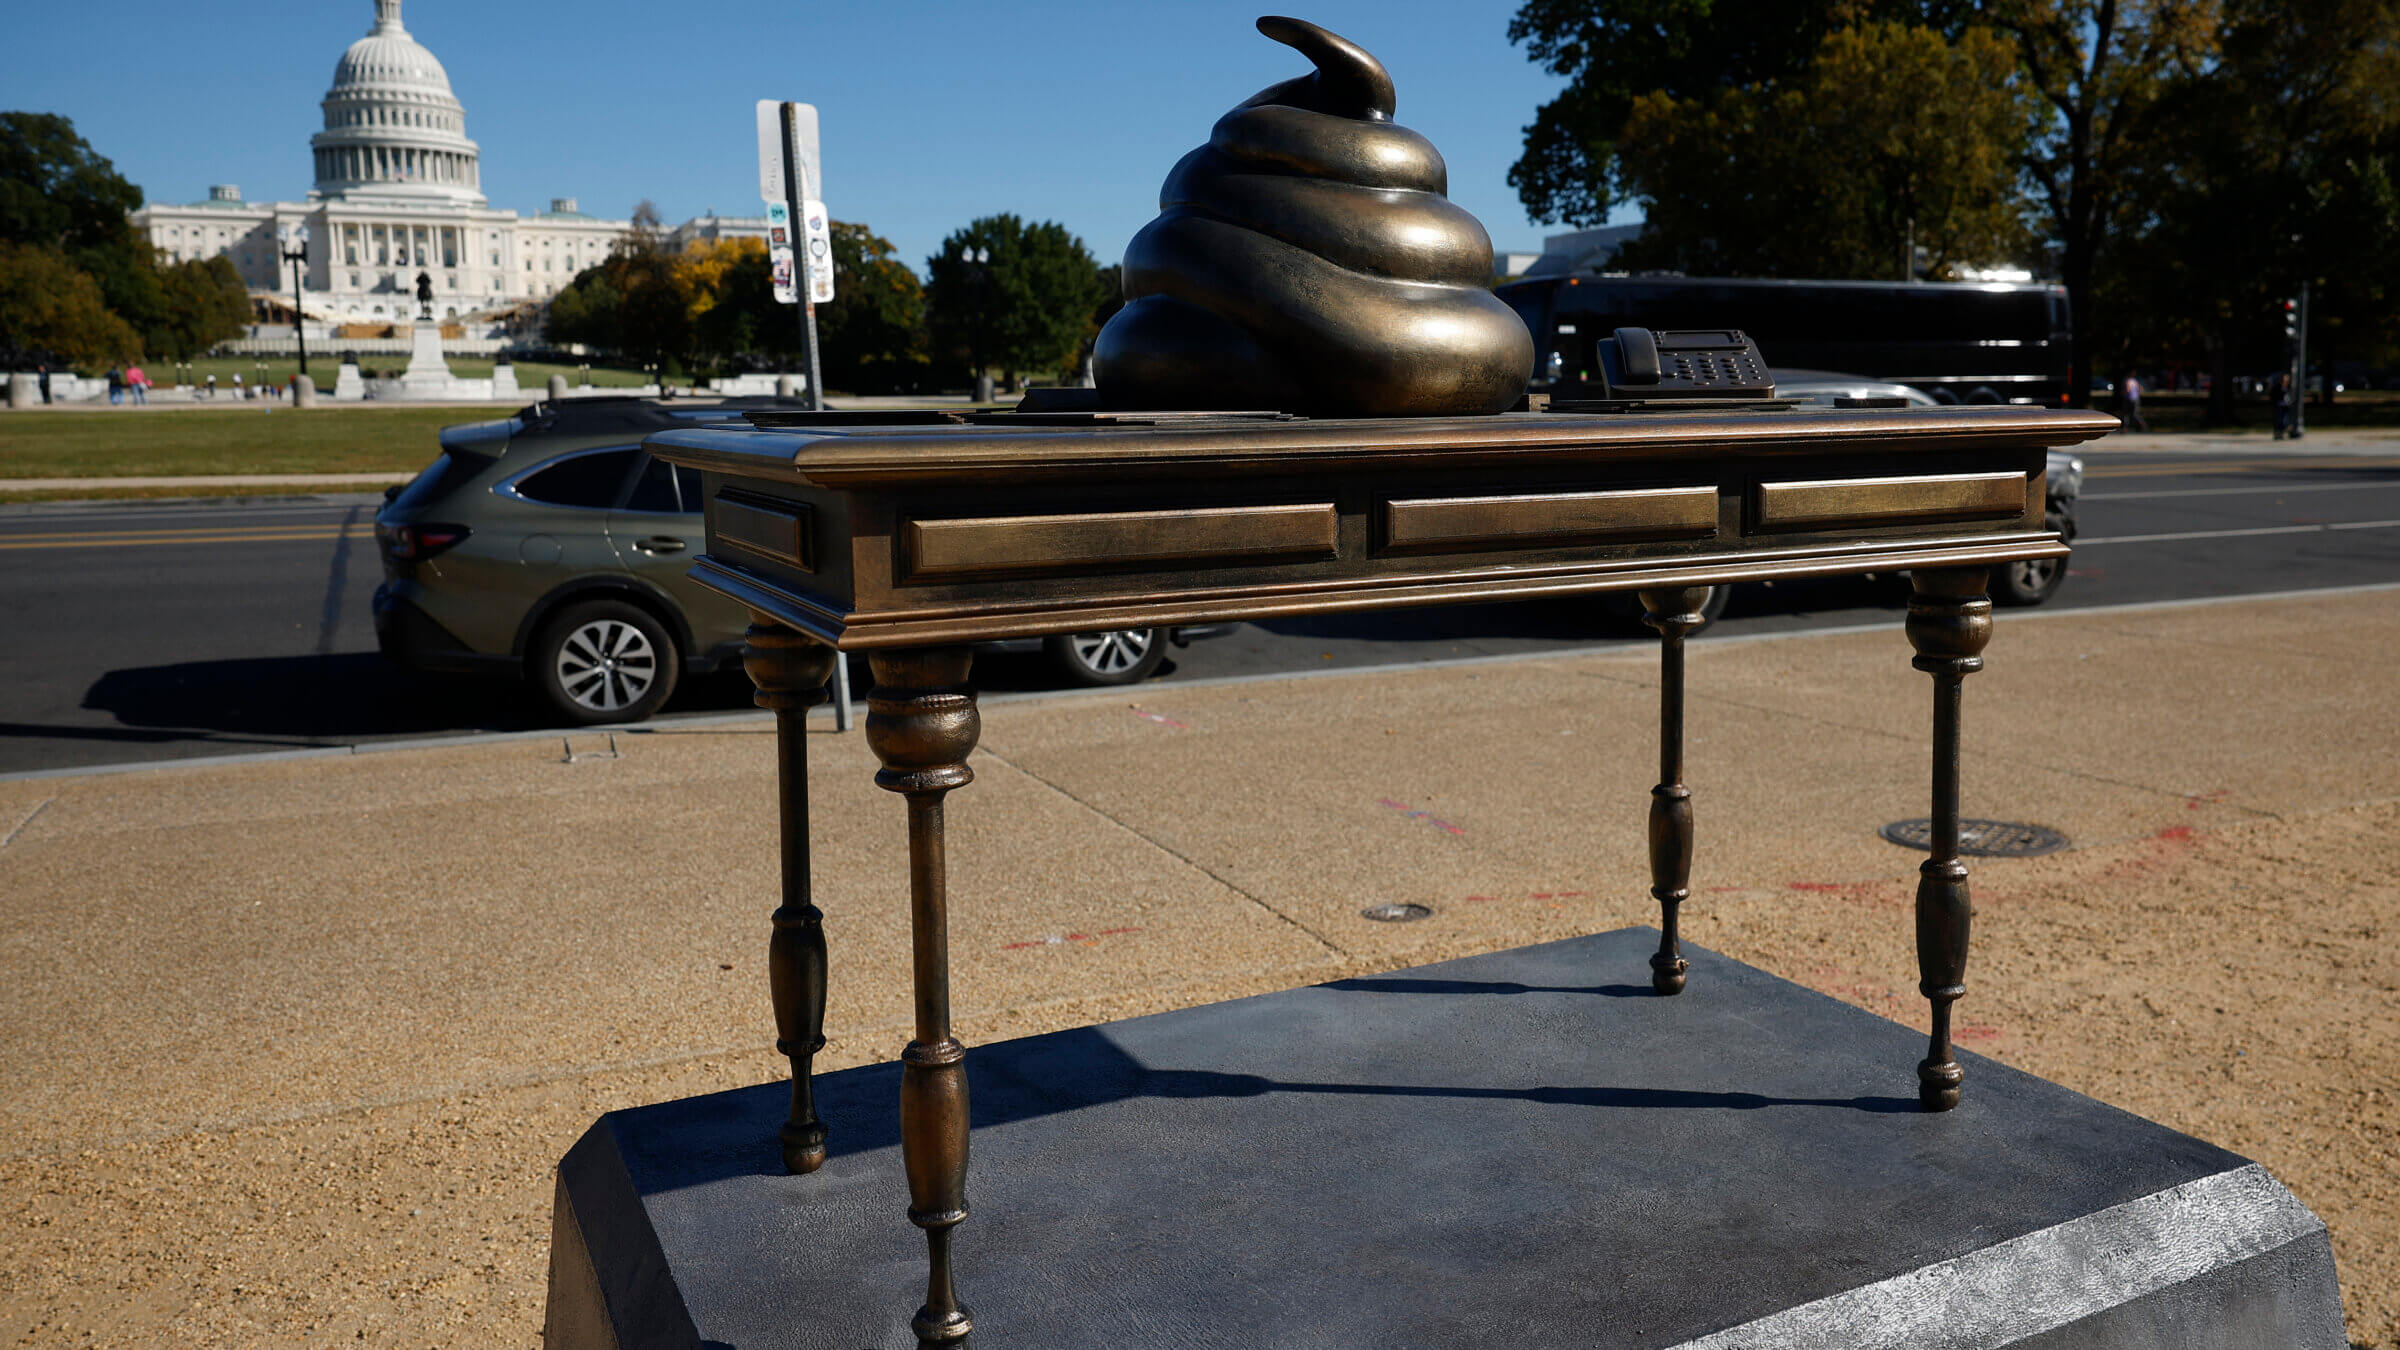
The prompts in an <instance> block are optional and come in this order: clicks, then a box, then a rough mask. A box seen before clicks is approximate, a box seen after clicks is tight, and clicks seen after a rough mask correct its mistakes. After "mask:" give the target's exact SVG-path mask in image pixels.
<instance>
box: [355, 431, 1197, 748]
mask: <svg viewBox="0 0 2400 1350" xmlns="http://www.w3.org/2000/svg"><path fill="white" fill-rule="evenodd" d="M779 406H780V407H791V406H796V405H795V404H794V403H793V402H791V401H785V400H776V399H771V398H769V399H729V400H726V401H724V402H721V403H694V402H690V401H681V400H677V401H665V400H659V399H647V398H591V399H576V400H572V401H569V402H564V403H557V404H551V403H537V404H535V405H533V406H532V407H530V408H527V409H525V410H524V411H522V412H520V413H518V414H517V415H516V416H514V417H510V418H507V419H505V420H502V421H497V422H478V423H474V424H472V425H467V426H456V427H450V428H447V429H445V430H444V431H443V432H442V438H441V446H442V452H441V454H440V455H439V456H437V457H436V458H435V459H434V461H433V463H431V464H429V465H427V466H426V467H425V469H424V471H423V472H422V473H419V474H418V475H417V476H416V477H415V478H414V479H413V480H411V481H410V482H409V483H408V484H407V485H406V486H403V487H400V488H396V489H394V490H393V491H392V492H391V493H390V494H389V495H388V496H387V497H386V499H385V501H384V504H383V509H382V510H380V511H378V512H376V514H375V538H376V542H377V544H378V545H379V550H378V551H379V552H380V553H381V555H382V558H383V576H384V580H383V585H382V586H380V587H378V588H377V589H376V592H375V637H376V642H377V644H378V645H379V646H381V647H382V649H383V652H384V655H386V656H387V657H390V658H392V659H393V660H395V661H397V662H399V663H400V664H402V665H405V666H409V667H412V668H415V669H419V670H436V671H491V672H496V673H518V674H521V675H522V676H523V677H524V678H525V679H526V680H528V681H529V682H531V684H532V685H533V687H534V688H535V689H536V690H537V691H538V692H539V693H540V694H541V696H542V697H543V699H544V700H545V701H546V702H547V703H548V704H549V705H550V706H551V707H552V708H553V709H555V710H556V711H557V713H558V714H559V716H561V717H562V718H564V719H566V720H567V721H569V722H573V723H577V724H584V725H589V724H593V723H600V722H636V721H640V720H641V719H643V718H645V717H648V716H649V715H650V714H652V713H654V712H656V711H658V709H659V707H660V706H661V705H663V704H664V703H665V702H666V701H667V699H668V697H669V696H670V695H672V694H673V693H674V691H675V685H676V682H677V681H678V679H680V678H681V676H682V675H683V673H684V672H686V671H690V672H694V673H704V672H708V671H713V670H717V669H720V668H724V667H726V666H728V665H729V664H732V663H736V662H738V661H739V660H740V658H741V648H742V632H743V630H744V629H745V628H746V627H748V626H749V622H750V614H749V611H748V610H746V609H744V608H743V607H742V606H740V605H738V604H735V603H734V602H733V601H731V600H728V599H726V598H725V597H724V596H721V595H719V594H717V593H716V592H715V591H712V590H709V589H707V588H705V587H703V586H701V585H700V584H698V583H697V582H694V581H692V580H691V579H690V578H689V577H687V576H686V575H685V573H686V571H687V570H688V569H689V568H690V566H691V559H692V555H693V554H696V553H698V552H699V551H700V550H701V548H702V547H703V546H704V544H705V542H706V537H707V531H706V528H705V527H704V525H703V524H702V518H701V498H700V476H699V475H698V474H697V473H694V472H693V471H692V470H690V469H679V468H676V467H674V466H673V465H670V464H667V463H666V462H665V461H663V460H655V459H652V458H651V457H650V456H649V455H648V454H646V453H644V452H643V450H642V438H643V437H644V436H646V435H648V434H650V433H651V432H653V431H660V430H664V429H666V428H668V427H675V426H690V425H693V424H695V423H707V422H726V421H730V422H738V421H740V419H741V417H742V414H743V413H744V412H745V411H748V410H750V409H753V408H773V407H779ZM1223 631H1225V628H1223V627H1217V628H1210V629H1199V628H1191V629H1182V630H1170V629H1161V628H1150V629H1130V630H1125V631H1120V632H1113V633H1077V634H1073V635H1069V636H1063V637H1055V638H1049V639H1026V640H1023V641H1019V642H1007V643H993V644H990V645H991V646H992V647H995V648H999V649H1003V650H1014V649H1024V650H1036V649H1038V650H1041V651H1044V652H1046V653H1047V654H1048V655H1049V656H1050V658H1051V660H1052V662H1053V663H1054V665H1055V666H1056V667H1057V669H1058V671H1059V673H1060V674H1061V675H1063V676H1064V677H1065V678H1066V679H1068V680H1069V681H1071V682H1074V683H1078V684H1095V685H1106V684H1131V683H1134V682H1135V681H1138V680H1142V679H1146V678H1148V677H1149V676H1150V675H1152V674H1153V673H1155V672H1156V671H1157V670H1158V667H1159V665H1160V663H1161V662H1163V661H1164V660H1165V659H1166V654H1167V653H1166V649H1167V644H1168V643H1169V642H1174V643H1177V644H1178V645H1180V644H1181V643H1182V642H1184V641H1186V640H1188V639H1189V638H1193V637H1201V636H1211V635H1214V634H1215V633H1219V632H1223Z"/></svg>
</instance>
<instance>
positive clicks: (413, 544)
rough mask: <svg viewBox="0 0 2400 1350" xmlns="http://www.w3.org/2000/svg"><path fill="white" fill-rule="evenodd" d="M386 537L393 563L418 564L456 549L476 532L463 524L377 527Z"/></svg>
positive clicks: (385, 541)
mask: <svg viewBox="0 0 2400 1350" xmlns="http://www.w3.org/2000/svg"><path fill="white" fill-rule="evenodd" d="M375 532H376V533H377V534H380V535H382V536H383V551H384V554H385V556H387V557H389V558H390V559H391V560H392V561H394V562H418V561H421V560H423V559H426V558H430V557H432V556H434V555H435V554H437V553H440V552H442V551H444V550H445V549H449V548H454V547H456V546H457V544H458V543H459V541H460V540H463V539H465V538H466V537H467V536H468V535H470V534H473V533H474V531H472V530H470V529H468V528H467V527H466V526H464V525H437V524H424V525H384V526H379V527H377V529H376V531H375Z"/></svg>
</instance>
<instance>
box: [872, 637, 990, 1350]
mask: <svg viewBox="0 0 2400 1350" xmlns="http://www.w3.org/2000/svg"><path fill="white" fill-rule="evenodd" d="M973 660H974V654H973V653H972V652H971V651H970V650H969V649H967V648H965V647H939V648H931V649H927V650H923V651H907V652H891V653H884V652H878V653H876V654H875V655H874V656H873V657H871V658H870V664H871V665H872V667H873V669H874V672H875V689H874V692H873V693H871V694H869V695H868V696H867V745H868V746H869V747H870V748H872V749H873V750H874V751H875V757H876V758H877V759H879V760H881V761H883V769H882V770H881V771H880V772H878V773H877V774H876V775H875V783H876V786H878V787H882V788H886V789H889V790H890V791H893V792H898V793H903V794H905V795H906V796H907V798H908V890H909V927H910V934H911V939H912V941H911V951H912V954H913V956H914V960H915V967H914V970H915V977H916V1039H915V1040H913V1041H910V1042H909V1045H908V1049H907V1050H905V1051H903V1052H902V1053H901V1056H900V1064H901V1069H900V1153H901V1157H902V1160H903V1162H904V1163H905V1165H906V1167H907V1170H908V1197H909V1205H908V1220H909V1222H910V1223H913V1224H915V1225H916V1226H917V1227H919V1228H922V1229H924V1230H925V1249H926V1258H927V1274H926V1281H925V1306H924V1307H922V1308H919V1309H918V1310H917V1315H916V1318H915V1319H914V1321H913V1322H912V1323H911V1324H910V1325H911V1326H912V1327H913V1329H914V1330H915V1331H916V1333H917V1343H918V1345H919V1346H920V1347H963V1346H965V1345H966V1344H967V1335H968V1333H969V1332H971V1331H973V1330H974V1328H975V1324H974V1319H973V1317H972V1315H971V1314H970V1313H969V1312H968V1310H967V1309H966V1308H965V1307H964V1306H963V1305H962V1304H960V1303H959V1301H958V1292H957V1290H956V1289H955V1288H954V1287H953V1285H952V1282H951V1278H950V1231H951V1230H952V1229H953V1228H956V1227H957V1226H958V1224H959V1222H960V1221H961V1220H963V1219H965V1218H966V1217H967V1064H966V1057H967V1052H966V1047H964V1046H962V1045H960V1044H959V1043H958V1038H957V1037H955V1036H952V1035H951V1034H950V937H949V927H948V924H949V918H948V904H949V898H948V894H947V887H948V867H947V863H946V862H945V859H944V857H943V846H942V798H943V796H944V794H946V793H948V792H949V791H950V790H951V789H952V788H957V787H964V786H965V785H966V784H967V783H969V782H971V781H972V780H973V779H974V777H975V774H974V772H973V771H972V770H970V769H969V768H968V767H967V762H966V761H967V754H968V752H970V751H972V750H973V749H974V748H975V738H976V736H977V735H978V733H979V732H980V731H981V729H982V721H981V717H980V715H979V714H978V713H977V712H976V710H975V692H974V691H973V690H972V689H969V688H968V687H967V672H968V670H969V668H970V666H971V665H972V663H973Z"/></svg>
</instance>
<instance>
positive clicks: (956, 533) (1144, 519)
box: [905, 502, 1341, 580]
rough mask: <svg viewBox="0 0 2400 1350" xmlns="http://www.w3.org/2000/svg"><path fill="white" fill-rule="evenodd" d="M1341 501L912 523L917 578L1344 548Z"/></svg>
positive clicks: (1274, 556) (911, 568) (1323, 553)
mask: <svg viewBox="0 0 2400 1350" xmlns="http://www.w3.org/2000/svg"><path fill="white" fill-rule="evenodd" d="M1340 525H1341V517H1340V514H1339V513H1338V512H1337V511H1336V510H1335V509H1334V504H1333V503H1332V502H1308V503H1302V504H1297V505H1289V506H1221V507H1203V508H1200V509H1197V510H1190V511H1092V512H1080V513H1077V514H1074V515H1058V516H983V517H974V518H968V519H960V520H912V521H909V522H908V523H907V526H906V534H905V538H906V540H907V548H908V572H909V576H910V578H911V579H912V580H913V579H919V578H933V577H951V576H967V575H986V576H988V575H992V574H995V573H1012V572H1014V573H1023V572H1071V571H1085V570H1089V569H1093V568H1115V567H1123V566H1142V565H1145V564H1155V563H1172V562H1189V561H1216V562H1232V561H1237V560H1238V561H1267V560H1287V559H1298V558H1330V557H1332V556H1334V551H1335V547H1336V539H1337V532H1338V530H1339V528H1340Z"/></svg>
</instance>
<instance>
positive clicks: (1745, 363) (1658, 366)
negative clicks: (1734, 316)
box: [1597, 328, 1775, 402]
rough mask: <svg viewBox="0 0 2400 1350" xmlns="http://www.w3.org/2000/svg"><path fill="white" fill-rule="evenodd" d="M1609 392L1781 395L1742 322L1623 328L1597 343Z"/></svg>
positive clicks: (1643, 397) (1643, 396)
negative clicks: (1682, 327) (1670, 328)
mask: <svg viewBox="0 0 2400 1350" xmlns="http://www.w3.org/2000/svg"><path fill="white" fill-rule="evenodd" d="M1597 345H1598V347H1599V349H1600V351H1599V354H1600V378H1601V381H1602V383H1603V384H1604V385H1606V387H1607V392H1606V394H1604V395H1603V397H1604V398H1607V399H1612V400H1633V401H1639V402H1649V401H1651V400H1653V399H1720V398H1723V399H1762V398H1773V397H1774V396H1775V376H1774V372H1772V371H1770V370H1769V369H1768V368H1767V363H1766V362H1765V361H1764V360H1762V359H1760V357H1759V354H1758V344H1757V343H1754V342H1752V341H1751V340H1750V338H1749V336H1748V335H1747V334H1745V333H1743V332H1742V331H1741V330H1740V329H1738V328H1702V329H1693V330H1689V331H1684V332H1671V333H1669V332H1659V331H1657V330H1654V329H1649V328H1620V329H1618V330H1617V331H1616V335H1615V336H1614V337H1608V338H1603V339H1601V340H1600V342H1599V343H1598V344H1597Z"/></svg>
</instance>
